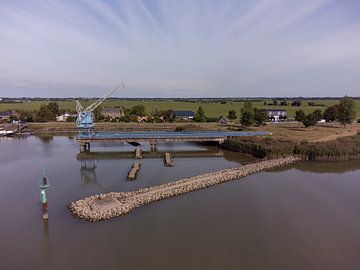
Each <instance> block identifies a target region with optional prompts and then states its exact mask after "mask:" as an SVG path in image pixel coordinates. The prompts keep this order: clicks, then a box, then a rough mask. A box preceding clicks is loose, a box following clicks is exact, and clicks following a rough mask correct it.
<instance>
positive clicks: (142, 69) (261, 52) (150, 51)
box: [0, 0, 360, 97]
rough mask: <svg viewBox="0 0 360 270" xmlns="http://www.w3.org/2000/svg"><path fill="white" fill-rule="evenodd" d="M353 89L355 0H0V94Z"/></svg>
mask: <svg viewBox="0 0 360 270" xmlns="http://www.w3.org/2000/svg"><path fill="white" fill-rule="evenodd" d="M121 81H125V84H126V87H125V89H121V91H119V92H117V94H116V96H118V97H223V96H233V97H252V96H269V97H270V96H343V95H345V94H347V95H353V96H358V95H359V94H360V1H356V0H351V1H350V0H339V1H335V0H299V1H293V0H258V1H235V0H228V1H226V0H222V1H215V0H214V1H210V0H208V1H202V0H191V1H187V0H181V1H171V0H164V1H160V0H144V1H138V0H128V1H100V0H99V1H95V0H77V1H75V0H59V1H55V0H47V1H32V0H26V1H25V0H24V1H18V0H0V96H13V97H19V96H47V97H67V96H72V97H78V96H100V95H102V94H103V93H104V92H105V91H106V90H107V89H108V88H109V87H112V86H113V85H115V84H117V83H119V82H121Z"/></svg>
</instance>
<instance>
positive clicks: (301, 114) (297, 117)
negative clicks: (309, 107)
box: [295, 110, 305, 122]
mask: <svg viewBox="0 0 360 270" xmlns="http://www.w3.org/2000/svg"><path fill="white" fill-rule="evenodd" d="M304 118H305V112H304V111H303V110H298V111H296V112H295V121H299V122H302V121H303V120H304Z"/></svg>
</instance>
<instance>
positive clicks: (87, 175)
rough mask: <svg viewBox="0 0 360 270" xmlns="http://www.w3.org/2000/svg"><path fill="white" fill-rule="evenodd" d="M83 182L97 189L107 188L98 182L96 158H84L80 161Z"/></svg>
mask: <svg viewBox="0 0 360 270" xmlns="http://www.w3.org/2000/svg"><path fill="white" fill-rule="evenodd" d="M80 164H81V165H80V175H81V183H82V184H83V185H84V186H86V185H91V186H93V187H94V189H95V190H97V191H100V192H103V191H105V188H104V187H103V186H102V185H101V184H100V183H99V182H98V179H97V175H96V168H97V161H96V160H95V159H91V160H83V161H81V162H80Z"/></svg>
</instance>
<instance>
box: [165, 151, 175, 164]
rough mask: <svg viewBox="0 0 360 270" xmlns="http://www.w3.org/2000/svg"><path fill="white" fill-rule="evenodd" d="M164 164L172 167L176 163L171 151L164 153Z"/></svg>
mask: <svg viewBox="0 0 360 270" xmlns="http://www.w3.org/2000/svg"><path fill="white" fill-rule="evenodd" d="M164 165H165V166H166V167H171V166H173V165H174V162H173V160H172V158H171V155H170V153H164Z"/></svg>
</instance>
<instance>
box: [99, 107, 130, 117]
mask: <svg viewBox="0 0 360 270" xmlns="http://www.w3.org/2000/svg"><path fill="white" fill-rule="evenodd" d="M101 115H102V116H104V117H110V118H111V119H115V118H117V117H123V116H125V113H124V109H123V108H122V107H120V108H102V110H101Z"/></svg>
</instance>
